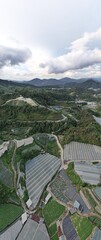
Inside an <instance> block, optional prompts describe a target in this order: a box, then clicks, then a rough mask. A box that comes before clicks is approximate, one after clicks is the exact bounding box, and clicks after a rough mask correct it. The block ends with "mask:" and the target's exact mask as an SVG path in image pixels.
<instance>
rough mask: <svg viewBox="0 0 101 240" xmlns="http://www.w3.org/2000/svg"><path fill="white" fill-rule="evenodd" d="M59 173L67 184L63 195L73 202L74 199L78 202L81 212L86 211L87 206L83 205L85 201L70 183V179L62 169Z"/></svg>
mask: <svg viewBox="0 0 101 240" xmlns="http://www.w3.org/2000/svg"><path fill="white" fill-rule="evenodd" d="M59 174H60V176H61V177H62V178H63V179H64V181H65V182H66V184H67V191H65V196H67V198H68V199H69V200H70V201H72V202H73V203H74V202H75V201H77V202H79V203H80V205H81V206H82V208H83V210H82V213H88V212H89V210H88V208H87V206H86V205H85V203H84V201H83V199H82V197H81V196H80V194H79V193H78V192H77V190H76V187H74V186H73V185H72V183H71V181H70V180H69V178H68V177H67V175H66V172H65V171H64V170H61V171H60V173H59Z"/></svg>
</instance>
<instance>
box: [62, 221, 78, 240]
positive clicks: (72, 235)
mask: <svg viewBox="0 0 101 240" xmlns="http://www.w3.org/2000/svg"><path fill="white" fill-rule="evenodd" d="M63 232H64V234H65V237H66V240H69V239H72V240H80V238H79V237H78V235H77V232H76V230H75V228H74V226H73V223H72V221H71V219H70V217H69V216H67V217H65V219H64V220H63Z"/></svg>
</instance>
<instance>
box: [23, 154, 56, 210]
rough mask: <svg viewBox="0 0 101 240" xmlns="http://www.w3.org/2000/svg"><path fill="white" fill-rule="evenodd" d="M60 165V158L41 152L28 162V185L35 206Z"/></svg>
mask: <svg viewBox="0 0 101 240" xmlns="http://www.w3.org/2000/svg"><path fill="white" fill-rule="evenodd" d="M59 166H60V159H59V158H57V157H55V156H53V155H50V154H48V153H46V154H40V155H38V156H37V157H35V158H34V159H32V160H30V161H28V162H27V163H26V187H27V190H28V194H29V197H30V199H31V200H32V202H33V205H34V207H36V205H37V203H38V202H39V199H40V197H41V194H42V192H43V189H44V188H45V186H46V185H47V183H48V182H50V180H51V179H52V177H53V176H54V174H55V173H56V171H57V170H58V168H59Z"/></svg>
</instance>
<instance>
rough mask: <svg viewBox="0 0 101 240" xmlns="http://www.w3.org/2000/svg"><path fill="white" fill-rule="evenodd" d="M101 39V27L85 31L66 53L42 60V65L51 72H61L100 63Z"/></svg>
mask: <svg viewBox="0 0 101 240" xmlns="http://www.w3.org/2000/svg"><path fill="white" fill-rule="evenodd" d="M100 41H101V28H99V29H98V30H97V31H95V32H91V33H85V34H84V36H83V37H82V38H79V39H77V40H76V41H73V42H72V43H71V46H70V47H69V49H68V52H67V53H66V54H64V55H61V56H59V57H57V58H52V59H50V60H49V61H47V62H42V63H41V64H40V67H42V68H46V69H48V73H49V74H51V73H52V74H60V73H65V72H67V71H70V70H76V69H78V70H79V69H84V68H88V67H89V66H93V65H96V64H99V63H101V43H100ZM98 43H99V44H98Z"/></svg>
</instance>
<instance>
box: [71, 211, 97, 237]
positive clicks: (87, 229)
mask: <svg viewBox="0 0 101 240" xmlns="http://www.w3.org/2000/svg"><path fill="white" fill-rule="evenodd" d="M71 220H72V222H73V224H74V226H75V229H76V231H77V233H78V235H79V237H80V239H81V240H86V239H87V237H89V235H90V234H91V233H92V230H93V225H92V223H91V222H90V221H89V219H88V218H86V217H80V216H79V215H77V214H74V215H72V216H71Z"/></svg>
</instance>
